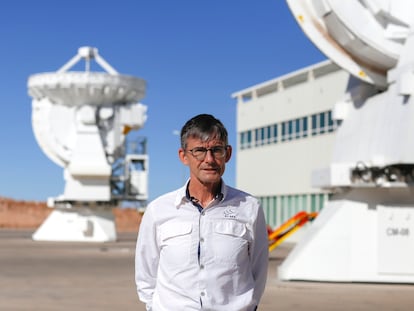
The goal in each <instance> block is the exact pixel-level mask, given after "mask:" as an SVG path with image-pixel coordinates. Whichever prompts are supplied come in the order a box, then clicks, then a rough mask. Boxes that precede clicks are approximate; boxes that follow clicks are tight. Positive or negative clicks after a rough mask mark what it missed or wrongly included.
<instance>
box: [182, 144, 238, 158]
mask: <svg viewBox="0 0 414 311" xmlns="http://www.w3.org/2000/svg"><path fill="white" fill-rule="evenodd" d="M229 147H230V145H225V146H220V145H217V146H213V147H211V148H205V147H194V148H193V149H188V150H187V151H188V152H189V153H190V154H191V155H192V156H193V157H194V158H195V159H197V160H198V161H203V160H204V159H205V158H206V156H207V152H209V151H210V152H211V155H212V157H213V158H214V159H223V158H224V157H225V156H226V154H227V150H228V149H229ZM215 148H223V149H224V152H223V154H222V155H219V156H217V155H216V154H215V153H214V151H213V150H214V149H215ZM194 149H199V150H197V151H200V152H204V155H203V156H201V157H200V156H196V155H194V153H193V152H194ZM204 149H205V150H204Z"/></svg>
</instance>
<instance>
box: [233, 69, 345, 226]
mask: <svg viewBox="0 0 414 311" xmlns="http://www.w3.org/2000/svg"><path fill="white" fill-rule="evenodd" d="M348 80H349V74H348V73H347V72H345V71H343V70H342V69H340V68H339V67H338V66H337V65H335V64H333V63H332V62H331V61H325V62H322V63H319V64H316V65H314V66H311V67H308V68H304V69H302V70H299V71H296V72H293V73H290V74H288V75H285V76H282V77H279V78H276V79H273V80H270V81H267V82H264V83H261V84H258V85H255V86H252V87H249V88H247V89H245V90H242V91H239V92H236V93H234V94H233V97H234V98H236V99H237V137H238V144H237V154H236V186H237V187H238V188H240V189H242V190H245V191H247V192H250V193H252V194H253V195H255V196H257V197H259V198H260V199H261V201H262V205H263V208H264V210H265V215H266V219H267V222H268V224H269V225H270V226H271V227H276V226H279V225H280V224H282V223H283V222H284V221H286V220H287V219H289V218H290V217H292V216H293V215H294V214H295V213H297V212H298V211H300V210H306V211H319V210H320V209H321V208H322V207H323V202H324V201H326V200H327V199H328V197H329V193H326V192H323V191H322V190H320V189H315V188H313V187H312V185H311V174H312V171H313V170H314V169H318V168H323V167H327V166H328V165H329V163H330V159H331V154H332V146H333V143H334V139H335V135H334V134H335V129H336V124H335V122H334V121H333V120H332V109H333V106H334V104H335V102H337V101H338V100H339V99H341V98H342V97H343V96H344V94H345V91H346V88H347V85H348Z"/></svg>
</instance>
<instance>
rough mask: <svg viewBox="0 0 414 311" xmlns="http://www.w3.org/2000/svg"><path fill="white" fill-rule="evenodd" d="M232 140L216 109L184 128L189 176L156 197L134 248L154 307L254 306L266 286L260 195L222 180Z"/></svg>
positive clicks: (142, 286) (145, 295) (236, 310)
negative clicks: (179, 185)
mask: <svg viewBox="0 0 414 311" xmlns="http://www.w3.org/2000/svg"><path fill="white" fill-rule="evenodd" d="M231 154H232V147H231V146H229V145H228V135H227V130H226V128H225V127H224V125H223V124H222V123H221V122H220V121H219V120H217V119H216V118H215V117H213V116H211V115H208V114H201V115H198V116H195V117H194V118H192V119H190V120H189V121H188V122H187V123H186V124H185V125H184V126H183V128H182V130H181V148H180V149H179V151H178V155H179V158H180V160H181V162H182V163H183V164H185V165H187V166H188V167H189V170H190V178H189V180H188V181H187V183H186V184H185V185H184V186H183V187H182V188H180V189H178V190H176V191H174V192H170V193H167V194H165V195H162V196H161V197H159V198H157V199H155V200H154V201H153V202H151V203H150V204H149V205H148V207H147V209H146V211H145V214H144V216H143V219H142V222H141V225H140V229H139V234H138V240H137V248H136V259H135V281H136V285H137V291H138V295H139V298H140V300H141V301H143V302H144V303H145V304H146V308H147V310H152V311H187V310H215V311H219V310H225V311H241V310H243V311H244V310H246V311H253V310H256V309H257V306H258V304H259V301H260V298H261V296H262V294H263V291H264V288H265V283H266V277H267V265H268V240H267V231H266V223H265V219H264V214H263V210H262V208H261V207H260V204H259V202H258V200H257V199H256V198H254V197H253V196H251V195H249V194H247V193H245V192H242V191H240V190H237V189H234V188H232V187H229V186H227V185H226V184H225V183H224V181H223V180H222V175H223V173H224V169H225V165H226V163H227V162H228V161H229V160H230V158H231Z"/></svg>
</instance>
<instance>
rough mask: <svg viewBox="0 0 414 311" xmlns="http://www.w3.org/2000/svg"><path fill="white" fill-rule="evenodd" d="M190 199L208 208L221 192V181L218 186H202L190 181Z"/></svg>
mask: <svg viewBox="0 0 414 311" xmlns="http://www.w3.org/2000/svg"><path fill="white" fill-rule="evenodd" d="M188 191H189V194H190V199H191V200H192V201H194V202H197V203H198V204H200V205H201V206H203V207H205V206H207V205H208V204H209V203H210V202H211V201H213V200H214V199H215V198H216V197H217V195H218V194H219V193H220V192H221V181H220V182H219V183H216V184H207V185H205V184H201V183H197V181H193V180H190V183H189V185H188Z"/></svg>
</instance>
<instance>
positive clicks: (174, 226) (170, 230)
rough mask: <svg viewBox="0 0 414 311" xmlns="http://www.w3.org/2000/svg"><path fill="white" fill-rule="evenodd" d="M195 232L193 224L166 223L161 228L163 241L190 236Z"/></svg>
mask: <svg viewBox="0 0 414 311" xmlns="http://www.w3.org/2000/svg"><path fill="white" fill-rule="evenodd" d="M192 231H193V225H192V224H191V223H182V222H173V223H166V224H163V225H162V226H161V227H160V237H161V240H162V241H165V240H168V239H171V238H174V237H178V236H182V235H187V234H190V233H191V232H192Z"/></svg>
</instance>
